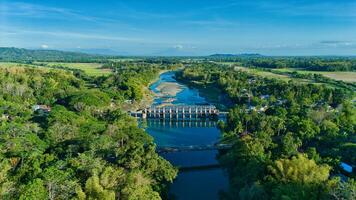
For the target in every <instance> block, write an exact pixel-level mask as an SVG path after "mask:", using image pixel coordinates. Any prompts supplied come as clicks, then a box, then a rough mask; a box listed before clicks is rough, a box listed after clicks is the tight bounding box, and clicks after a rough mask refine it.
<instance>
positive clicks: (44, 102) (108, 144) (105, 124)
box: [0, 67, 177, 200]
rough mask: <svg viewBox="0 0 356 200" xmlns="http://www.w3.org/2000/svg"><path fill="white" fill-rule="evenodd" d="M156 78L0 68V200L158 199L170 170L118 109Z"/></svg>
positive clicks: (136, 73)
mask: <svg viewBox="0 0 356 200" xmlns="http://www.w3.org/2000/svg"><path fill="white" fill-rule="evenodd" d="M159 70H160V69H159V68H155V67H152V68H145V69H141V68H140V69H138V68H135V67H131V68H130V69H121V71H120V73H119V72H118V73H116V74H113V75H111V76H108V77H100V78H92V80H83V79H81V78H80V75H78V74H77V76H75V75H74V74H73V73H72V72H68V71H64V70H55V69H35V68H17V67H14V68H1V69H0V104H1V105H0V117H1V118H0V199H36V200H40V199H113V200H114V199H161V196H160V194H162V195H163V194H164V193H165V190H166V183H169V182H172V181H173V179H174V178H175V176H176V174H177V170H176V169H175V168H173V167H172V165H171V164H170V163H169V162H167V161H166V160H164V159H163V158H161V157H160V156H159V155H158V154H157V153H156V152H155V144H154V143H153V139H152V138H151V137H150V136H149V135H148V134H147V133H145V132H144V130H142V129H141V128H138V126H137V122H136V120H134V119H133V118H131V117H129V116H128V115H127V114H126V113H124V112H123V111H121V110H120V109H119V106H120V103H121V102H122V101H123V100H125V99H133V100H139V99H140V98H141V96H142V93H141V92H142V91H141V90H140V88H141V87H144V86H145V84H148V82H149V81H150V79H152V78H155V77H156V76H157V75H158V72H159ZM121 72H122V73H121ZM143 77H145V78H143ZM86 78H87V79H89V77H86Z"/></svg>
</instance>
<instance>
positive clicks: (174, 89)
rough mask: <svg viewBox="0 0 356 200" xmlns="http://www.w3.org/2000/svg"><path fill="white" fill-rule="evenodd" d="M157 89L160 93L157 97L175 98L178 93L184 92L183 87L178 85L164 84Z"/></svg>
mask: <svg viewBox="0 0 356 200" xmlns="http://www.w3.org/2000/svg"><path fill="white" fill-rule="evenodd" d="M156 89H157V91H158V92H159V93H158V94H157V96H160V97H162V96H163V97H174V96H176V95H177V93H179V92H181V91H182V90H183V87H182V86H181V85H179V84H178V83H173V82H163V83H161V84H160V85H158V86H157V88H156Z"/></svg>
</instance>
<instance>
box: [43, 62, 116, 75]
mask: <svg viewBox="0 0 356 200" xmlns="http://www.w3.org/2000/svg"><path fill="white" fill-rule="evenodd" d="M45 64H47V65H48V66H64V67H68V68H72V69H80V70H83V71H84V72H85V73H86V74H88V75H89V76H105V75H109V74H110V73H111V70H108V69H101V68H100V67H101V66H102V64H100V63H57V62H47V63H45Z"/></svg>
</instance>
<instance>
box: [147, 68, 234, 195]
mask: <svg viewBox="0 0 356 200" xmlns="http://www.w3.org/2000/svg"><path fill="white" fill-rule="evenodd" d="M163 82H176V80H175V79H174V72H166V73H163V74H162V75H161V76H160V79H159V80H158V81H157V82H155V83H154V84H152V85H151V86H150V89H151V90H152V91H153V92H155V93H158V92H159V91H158V90H157V89H156V88H157V86H159V85H160V84H161V83H163ZM181 87H182V91H181V92H179V93H178V94H177V95H176V96H175V97H174V98H175V100H174V101H173V102H172V103H173V104H187V105H201V104H207V103H208V102H207V101H206V100H205V99H204V98H203V97H201V96H200V95H199V92H198V90H195V89H191V88H188V87H187V86H185V85H181ZM163 98H170V97H161V98H157V99H155V101H154V103H153V104H154V105H159V104H160V102H162V99H163ZM148 120H154V119H148ZM187 124H189V123H185V124H183V123H182V122H176V121H173V122H164V123H163V122H161V123H159V122H158V123H157V120H156V121H155V122H147V125H146V126H147V128H146V131H147V132H148V133H149V134H150V135H152V136H153V138H154V139H155V142H156V144H157V145H158V146H189V145H206V144H214V143H216V142H217V141H218V139H219V136H220V132H219V130H218V129H217V128H216V127H215V126H211V127H209V126H207V125H206V124H209V123H198V122H193V125H192V124H189V125H187ZM194 124H198V125H197V126H194ZM202 124H203V126H204V127H201V126H200V125H202ZM210 125H211V124H210ZM216 155H217V151H215V150H209V151H195V152H176V153H167V154H162V156H163V157H164V158H166V159H167V160H169V161H170V162H171V163H172V164H173V165H175V166H181V167H192V166H203V165H214V164H217V163H218V162H217V160H216ZM227 187H228V178H227V175H226V174H225V173H224V172H223V170H222V169H219V168H214V169H204V170H190V171H189V170H187V171H182V172H180V173H179V174H178V177H177V179H176V180H175V181H174V183H173V184H172V186H171V189H170V198H172V199H178V200H191V199H192V200H193V199H194V200H200V199H202V200H215V199H219V192H220V191H221V190H226V189H227Z"/></svg>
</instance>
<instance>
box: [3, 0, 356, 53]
mask: <svg viewBox="0 0 356 200" xmlns="http://www.w3.org/2000/svg"><path fill="white" fill-rule="evenodd" d="M0 46H5V47H20V48H30V49H59V50H70V51H82V52H96V53H108V54H122V55H193V56H196V55H209V54H214V53H231V54H239V53H260V54H264V55H356V0H268V1H267V0H244V1H242V0H216V1H212V0H189V1H188V0H130V1H128V0H126V1H123V0H100V1H94V0H60V1H59V0H42V1H39V0H22V1H17V0H0Z"/></svg>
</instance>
